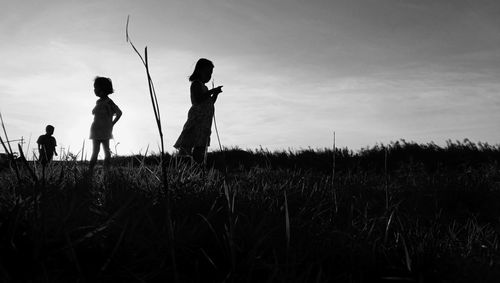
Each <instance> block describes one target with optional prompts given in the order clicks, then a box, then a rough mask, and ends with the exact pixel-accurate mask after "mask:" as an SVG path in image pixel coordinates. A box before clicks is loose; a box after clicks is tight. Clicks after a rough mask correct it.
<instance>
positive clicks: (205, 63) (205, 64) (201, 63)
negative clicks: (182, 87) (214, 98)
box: [189, 58, 214, 82]
mask: <svg viewBox="0 0 500 283" xmlns="http://www.w3.org/2000/svg"><path fill="white" fill-rule="evenodd" d="M213 67H214V63H212V61H210V60H208V59H205V58H201V59H200V60H198V62H196V66H195V67H194V71H193V74H192V75H191V76H189V81H190V82H192V81H195V80H199V79H200V75H201V72H202V70H203V69H206V68H213Z"/></svg>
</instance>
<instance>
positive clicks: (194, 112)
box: [174, 58, 222, 163]
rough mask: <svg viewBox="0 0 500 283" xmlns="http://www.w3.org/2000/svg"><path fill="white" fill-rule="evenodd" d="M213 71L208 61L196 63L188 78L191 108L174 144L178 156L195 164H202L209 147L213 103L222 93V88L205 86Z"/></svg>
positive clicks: (211, 64)
mask: <svg viewBox="0 0 500 283" xmlns="http://www.w3.org/2000/svg"><path fill="white" fill-rule="evenodd" d="M213 69H214V64H213V63H212V62H211V61H210V60H208V59H204V58H202V59H200V60H198V62H197V63H196V66H195V68H194V71H193V74H192V75H191V76H190V77H189V81H190V82H191V88H190V90H191V108H190V109H189V112H188V118H187V121H186V123H185V124H184V127H183V129H182V133H181V134H180V136H179V138H178V139H177V142H176V143H175V144H174V147H175V148H176V149H178V150H179V154H180V155H191V156H192V157H193V159H194V160H195V161H196V162H197V163H201V162H203V160H204V157H205V153H206V150H207V148H208V146H209V145H210V134H211V133H212V117H213V115H214V103H215V101H216V100H217V96H218V95H219V93H221V92H222V86H218V87H216V88H213V89H210V90H209V89H208V88H207V86H205V84H206V83H207V82H209V81H210V79H211V77H212V72H213Z"/></svg>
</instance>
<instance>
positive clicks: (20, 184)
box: [0, 141, 500, 282]
mask: <svg viewBox="0 0 500 283" xmlns="http://www.w3.org/2000/svg"><path fill="white" fill-rule="evenodd" d="M71 156H72V155H68V158H67V160H66V161H61V162H54V163H52V164H51V165H50V167H49V168H47V170H46V173H45V177H44V178H43V177H42V173H41V168H39V167H37V166H36V164H34V163H32V162H28V163H22V162H20V161H18V162H16V164H17V166H18V167H19V171H20V172H19V175H20V176H19V178H17V176H16V174H15V172H14V170H13V169H12V168H11V167H5V168H3V170H2V171H1V172H0V188H1V191H0V281H1V282H174V281H175V280H176V278H177V280H178V281H179V282H498V280H500V248H499V233H500V146H491V145H487V144H474V143H472V142H469V141H464V142H448V144H447V146H445V147H439V146H436V145H434V144H415V143H411V142H405V141H400V142H396V143H391V144H389V145H377V146H374V147H372V148H367V149H364V150H361V151H359V152H352V151H350V150H348V149H337V150H336V152H335V163H334V162H333V160H334V158H333V157H334V155H333V152H332V151H331V150H328V149H324V150H312V149H308V150H301V151H295V152H292V151H288V152H286V151H283V152H269V151H266V150H256V151H248V150H239V149H228V150H225V151H223V152H214V153H210V154H209V156H208V160H207V164H208V166H207V167H208V168H209V169H206V170H205V169H202V168H199V167H197V166H195V165H191V164H189V163H188V162H183V161H182V160H179V159H177V158H175V157H171V156H167V159H166V160H165V161H166V162H168V168H167V173H168V188H169V194H168V199H167V197H166V194H165V191H164V190H163V184H162V178H161V166H160V165H159V158H158V157H157V156H156V157H155V156H148V157H146V156H129V157H117V158H115V159H114V160H113V164H114V166H113V167H112V169H111V171H110V172H108V173H105V172H103V171H102V169H100V168H98V170H97V172H95V174H94V175H93V176H89V175H88V174H86V172H85V168H86V164H84V163H82V162H80V161H78V160H79V158H78V157H77V156H76V157H75V156H73V158H71ZM334 164H335V165H334ZM334 166H335V167H334ZM30 170H31V171H32V172H33V173H35V175H36V176H34V175H33V174H32V173H31V172H30ZM168 212H170V213H168ZM169 221H171V223H172V225H171V227H172V229H171V230H173V231H172V234H171V236H173V242H171V241H169V239H171V238H172V237H170V236H169V233H170V228H169V225H168V223H169ZM172 251H174V253H172ZM173 259H175V264H174V260H173Z"/></svg>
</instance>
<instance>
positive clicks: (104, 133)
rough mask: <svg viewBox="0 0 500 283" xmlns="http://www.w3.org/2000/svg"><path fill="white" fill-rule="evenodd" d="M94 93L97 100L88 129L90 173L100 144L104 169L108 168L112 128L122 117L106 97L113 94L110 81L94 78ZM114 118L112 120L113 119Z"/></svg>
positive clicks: (103, 78)
mask: <svg viewBox="0 0 500 283" xmlns="http://www.w3.org/2000/svg"><path fill="white" fill-rule="evenodd" d="M94 93H95V95H96V96H98V97H99V99H98V100H97V102H96V105H95V107H94V109H93V110H92V114H93V115H94V122H93V123H92V126H91V127H90V139H91V140H92V141H93V142H92V145H93V147H92V157H91V158H90V165H89V170H90V171H92V170H93V169H94V166H95V164H96V162H97V155H98V154H99V150H100V147H101V144H102V147H103V149H104V168H105V169H108V168H109V162H110V159H111V151H110V150H109V139H112V138H113V134H112V132H113V126H114V125H115V124H116V122H118V120H119V119H120V117H121V116H122V111H121V110H120V108H118V106H117V105H116V104H115V103H114V102H113V100H111V99H110V98H109V97H108V95H110V94H112V93H113V84H112V82H111V79H109V78H105V77H96V78H95V79H94ZM113 117H114V119H113Z"/></svg>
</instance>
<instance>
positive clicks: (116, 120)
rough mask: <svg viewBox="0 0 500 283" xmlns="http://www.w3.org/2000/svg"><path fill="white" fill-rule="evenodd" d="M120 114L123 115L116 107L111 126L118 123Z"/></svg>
mask: <svg viewBox="0 0 500 283" xmlns="http://www.w3.org/2000/svg"><path fill="white" fill-rule="evenodd" d="M115 106H116V105H115ZM122 114H123V113H122V111H121V110H120V108H118V106H116V109H115V118H114V119H113V126H114V125H115V124H116V122H118V120H120V117H121V116H122Z"/></svg>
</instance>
